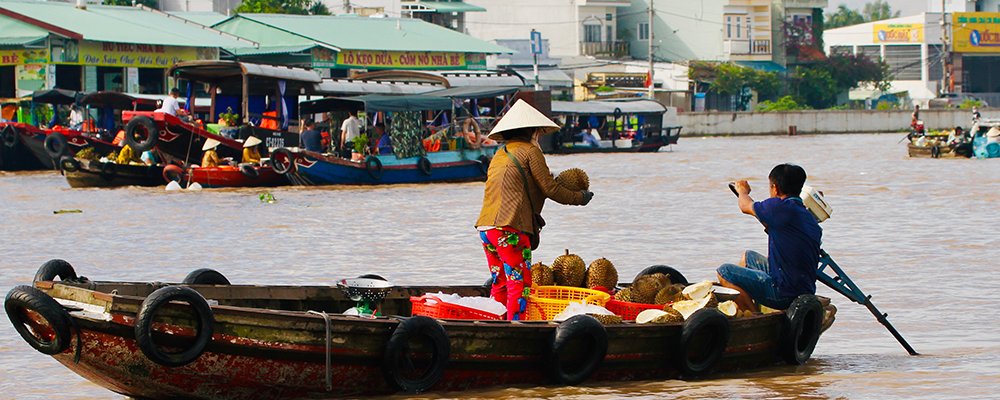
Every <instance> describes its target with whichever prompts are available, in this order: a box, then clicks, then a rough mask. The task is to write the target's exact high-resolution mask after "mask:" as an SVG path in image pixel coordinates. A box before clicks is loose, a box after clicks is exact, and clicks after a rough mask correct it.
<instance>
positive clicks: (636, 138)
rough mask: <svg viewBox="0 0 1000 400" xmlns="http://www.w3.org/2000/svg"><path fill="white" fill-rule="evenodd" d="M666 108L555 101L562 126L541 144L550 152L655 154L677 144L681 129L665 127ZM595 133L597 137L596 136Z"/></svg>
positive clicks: (654, 104) (627, 102)
mask: <svg viewBox="0 0 1000 400" xmlns="http://www.w3.org/2000/svg"><path fill="white" fill-rule="evenodd" d="M666 112H667V109H666V107H664V106H663V105H662V104H660V103H659V102H656V101H652V100H645V99H636V100H623V101H610V100H606V101H582V102H572V101H553V102H552V114H553V115H555V116H556V118H557V119H561V120H562V122H563V124H562V125H563V127H562V129H560V131H559V132H557V133H556V134H554V135H552V136H551V137H550V138H548V139H546V140H544V141H543V143H542V149H543V150H545V151H546V152H550V153H621V152H656V151H658V150H659V149H660V148H661V147H663V146H666V145H669V144H676V143H677V140H678V138H679V137H680V127H678V126H670V125H665V124H664V123H663V121H664V114H665V113H666ZM595 133H596V135H595Z"/></svg>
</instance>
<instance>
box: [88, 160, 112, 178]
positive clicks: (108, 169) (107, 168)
mask: <svg viewBox="0 0 1000 400" xmlns="http://www.w3.org/2000/svg"><path fill="white" fill-rule="evenodd" d="M91 165H93V164H91ZM97 171H98V174H99V175H100V176H101V178H104V180H106V181H110V180H112V179H115V176H117V175H118V164H115V163H113V162H110V161H108V162H103V163H98V164H97Z"/></svg>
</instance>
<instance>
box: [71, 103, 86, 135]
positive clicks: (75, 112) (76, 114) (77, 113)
mask: <svg viewBox="0 0 1000 400" xmlns="http://www.w3.org/2000/svg"><path fill="white" fill-rule="evenodd" d="M82 126H83V110H81V109H80V106H78V105H76V104H73V105H72V106H70V109H69V129H73V130H80V127H82Z"/></svg>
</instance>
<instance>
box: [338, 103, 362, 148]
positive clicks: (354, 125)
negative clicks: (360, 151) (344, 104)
mask: <svg viewBox="0 0 1000 400" xmlns="http://www.w3.org/2000/svg"><path fill="white" fill-rule="evenodd" d="M347 114H348V116H347V119H345V120H344V123H342V124H340V148H341V149H342V153H340V154H344V155H347V157H350V156H351V150H353V149H354V143H353V141H354V138H356V137H358V136H359V135H361V121H360V120H358V112H357V111H348V112H347Z"/></svg>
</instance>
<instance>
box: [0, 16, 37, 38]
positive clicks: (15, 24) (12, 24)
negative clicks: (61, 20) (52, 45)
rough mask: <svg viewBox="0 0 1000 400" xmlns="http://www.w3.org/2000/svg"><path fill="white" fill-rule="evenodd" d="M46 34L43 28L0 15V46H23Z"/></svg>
mask: <svg viewBox="0 0 1000 400" xmlns="http://www.w3.org/2000/svg"><path fill="white" fill-rule="evenodd" d="M48 36H49V31H47V30H45V29H42V28H39V27H37V26H34V25H31V24H29V23H27V22H21V21H18V20H16V19H13V18H10V17H6V16H2V15H0V46H23V45H26V44H31V43H34V42H38V41H41V40H44V39H45V38H46V37H48Z"/></svg>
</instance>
